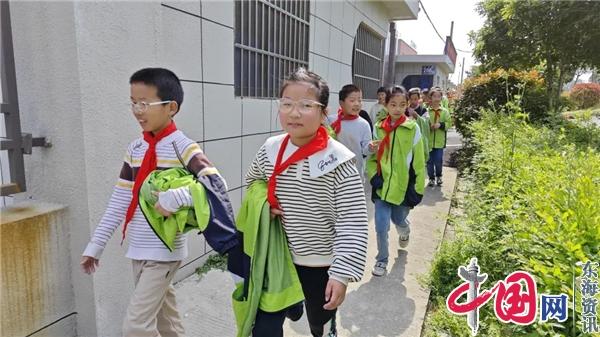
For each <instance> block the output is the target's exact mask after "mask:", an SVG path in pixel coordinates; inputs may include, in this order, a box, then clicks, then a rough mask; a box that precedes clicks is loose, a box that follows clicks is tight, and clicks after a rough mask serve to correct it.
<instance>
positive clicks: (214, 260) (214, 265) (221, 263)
mask: <svg viewBox="0 0 600 337" xmlns="http://www.w3.org/2000/svg"><path fill="white" fill-rule="evenodd" d="M213 269H218V270H221V271H225V270H227V256H223V255H219V254H213V255H210V256H209V257H208V259H207V260H206V262H204V264H203V265H202V266H200V267H198V269H196V273H197V274H198V276H199V277H200V278H202V277H203V276H204V275H205V274H206V273H208V272H209V271H211V270H213Z"/></svg>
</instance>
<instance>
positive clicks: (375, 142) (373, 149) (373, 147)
mask: <svg viewBox="0 0 600 337" xmlns="http://www.w3.org/2000/svg"><path fill="white" fill-rule="evenodd" d="M379 144H381V140H372V141H370V142H369V151H371V152H377V150H379Z"/></svg>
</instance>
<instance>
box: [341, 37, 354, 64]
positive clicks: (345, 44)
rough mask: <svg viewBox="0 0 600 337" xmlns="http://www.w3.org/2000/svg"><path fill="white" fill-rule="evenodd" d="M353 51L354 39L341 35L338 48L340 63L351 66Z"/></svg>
mask: <svg viewBox="0 0 600 337" xmlns="http://www.w3.org/2000/svg"><path fill="white" fill-rule="evenodd" d="M353 50H354V39H353V38H351V37H350V36H348V35H346V34H342V43H341V47H340V54H341V61H342V62H343V63H345V64H352V52H353Z"/></svg>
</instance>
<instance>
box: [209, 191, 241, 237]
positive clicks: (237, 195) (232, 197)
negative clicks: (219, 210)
mask: <svg viewBox="0 0 600 337" xmlns="http://www.w3.org/2000/svg"><path fill="white" fill-rule="evenodd" d="M242 189H243V188H239V189H237V190H235V191H230V192H229V193H227V194H228V195H229V201H230V202H231V207H233V216H234V217H235V216H237V214H238V212H239V211H240V206H241V205H242ZM208 248H210V247H208Z"/></svg>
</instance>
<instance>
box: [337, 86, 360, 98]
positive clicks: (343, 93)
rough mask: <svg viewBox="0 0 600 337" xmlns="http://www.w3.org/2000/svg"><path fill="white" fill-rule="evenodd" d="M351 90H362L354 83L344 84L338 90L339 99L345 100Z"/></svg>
mask: <svg viewBox="0 0 600 337" xmlns="http://www.w3.org/2000/svg"><path fill="white" fill-rule="evenodd" d="M353 92H362V90H360V88H359V87H357V86H355V85H354V84H346V85H345V86H343V87H342V90H340V92H339V97H340V101H345V100H346V98H347V97H348V96H349V95H350V94H351V93H353Z"/></svg>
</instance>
